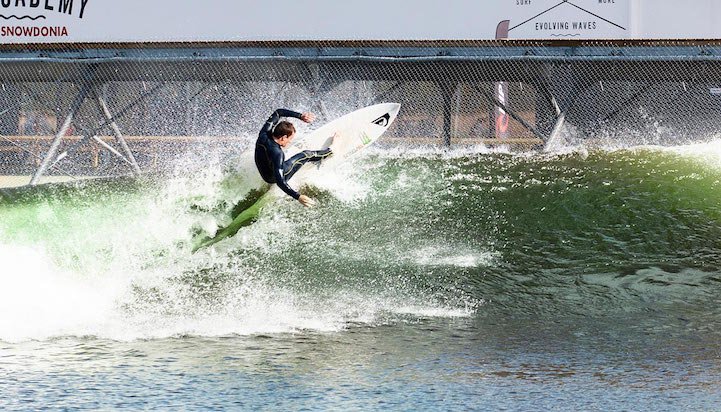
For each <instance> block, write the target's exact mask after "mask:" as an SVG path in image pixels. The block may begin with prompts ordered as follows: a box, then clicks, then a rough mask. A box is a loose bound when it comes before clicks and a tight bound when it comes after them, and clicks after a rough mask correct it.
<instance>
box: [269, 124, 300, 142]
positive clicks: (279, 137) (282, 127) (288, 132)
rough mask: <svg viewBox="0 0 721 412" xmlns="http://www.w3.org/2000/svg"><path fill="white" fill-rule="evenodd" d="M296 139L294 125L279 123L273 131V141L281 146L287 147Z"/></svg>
mask: <svg viewBox="0 0 721 412" xmlns="http://www.w3.org/2000/svg"><path fill="white" fill-rule="evenodd" d="M293 137H295V126H293V123H291V122H286V121H282V122H280V123H278V124H277V125H276V126H275V128H274V129H273V140H275V142H276V143H278V144H279V145H280V147H285V146H287V145H288V143H290V141H291V140H293Z"/></svg>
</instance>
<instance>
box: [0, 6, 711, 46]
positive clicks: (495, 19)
mask: <svg viewBox="0 0 721 412" xmlns="http://www.w3.org/2000/svg"><path fill="white" fill-rule="evenodd" d="M719 3H721V2H718V3H717V2H716V1H714V0H686V1H684V2H679V1H676V0H494V1H488V0H486V1H479V0H365V1H364V2H363V3H359V2H348V1H338V0H303V1H299V0H274V1H272V2H260V1H257V0H253V1H250V0H203V1H201V0H185V1H179V0H0V42H2V43H57V42H63V43H75V42H99V43H105V42H179V41H197V42H202V41H257V40H280V41H282V40H492V39H494V38H495V37H496V29H497V28H498V27H499V24H507V25H508V38H509V39H627V38H719V37H721V29H720V28H719V26H721V25H718V24H717V23H716V22H715V19H714V18H713V17H714V16H719V15H720V14H719V13H720V12H721V4H719ZM503 22H506V23H503Z"/></svg>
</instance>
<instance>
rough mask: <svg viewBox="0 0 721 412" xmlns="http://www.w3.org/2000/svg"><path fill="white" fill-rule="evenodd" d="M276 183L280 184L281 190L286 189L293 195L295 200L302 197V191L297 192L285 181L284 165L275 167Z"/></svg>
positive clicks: (287, 192)
mask: <svg viewBox="0 0 721 412" xmlns="http://www.w3.org/2000/svg"><path fill="white" fill-rule="evenodd" d="M275 184H277V185H278V187H279V188H280V190H282V191H284V192H285V193H286V194H287V195H288V196H290V197H292V198H293V199H295V200H298V198H299V197H300V193H298V192H296V191H295V190H293V188H291V187H290V186H288V182H286V181H285V176H283V165H282V164H281V165H280V168H278V167H276V168H275Z"/></svg>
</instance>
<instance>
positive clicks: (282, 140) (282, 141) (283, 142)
mask: <svg viewBox="0 0 721 412" xmlns="http://www.w3.org/2000/svg"><path fill="white" fill-rule="evenodd" d="M294 137H295V133H293V134H291V135H285V136H280V137H276V138H275V141H276V142H278V145H280V147H286V146H288V145H289V144H290V142H291V140H293V138H294Z"/></svg>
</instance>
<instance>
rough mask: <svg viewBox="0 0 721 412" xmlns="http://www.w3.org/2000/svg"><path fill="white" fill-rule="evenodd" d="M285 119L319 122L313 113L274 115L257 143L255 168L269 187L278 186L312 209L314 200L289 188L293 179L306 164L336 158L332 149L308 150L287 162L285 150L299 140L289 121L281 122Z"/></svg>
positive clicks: (276, 112)
mask: <svg viewBox="0 0 721 412" xmlns="http://www.w3.org/2000/svg"><path fill="white" fill-rule="evenodd" d="M281 117H295V118H296V119H300V120H302V121H304V122H306V123H311V122H312V121H313V120H315V115H314V114H313V113H310V112H306V113H298V112H294V111H292V110H286V109H278V110H276V111H275V112H273V114H272V115H270V117H269V118H268V121H266V122H265V124H264V125H263V128H262V129H260V133H259V134H258V140H257V141H256V142H255V165H256V166H257V167H258V172H260V176H261V177H262V178H263V180H265V181H266V182H268V183H275V184H277V185H278V187H280V188H281V190H283V191H284V192H285V193H286V194H288V196H290V197H292V198H293V199H296V200H297V201H299V202H300V203H301V204H302V205H303V206H310V205H311V204H312V202H313V201H312V200H311V199H310V198H309V197H308V196H305V195H301V194H300V193H298V192H296V191H295V190H293V189H292V188H291V187H290V186H288V182H287V181H288V179H290V178H291V177H292V176H293V175H294V174H295V173H296V172H297V171H298V170H300V168H301V167H303V165H304V164H306V163H307V162H312V161H320V160H322V159H325V158H326V157H328V156H330V155H332V154H333V152H332V151H331V149H330V148H328V149H323V150H304V151H302V152H300V153H298V154H297V155H295V156H293V157H291V158H290V159H288V160H285V153H284V152H283V149H284V148H285V147H287V146H288V145H289V144H290V142H291V141H292V140H293V138H294V137H295V126H293V123H291V122H288V121H281V120H280V118H281Z"/></svg>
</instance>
